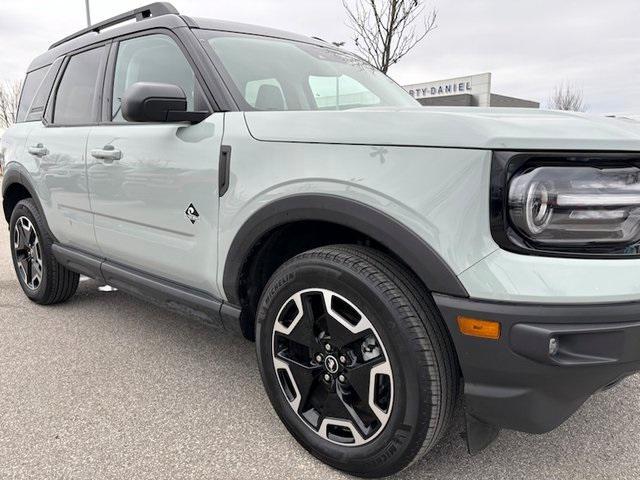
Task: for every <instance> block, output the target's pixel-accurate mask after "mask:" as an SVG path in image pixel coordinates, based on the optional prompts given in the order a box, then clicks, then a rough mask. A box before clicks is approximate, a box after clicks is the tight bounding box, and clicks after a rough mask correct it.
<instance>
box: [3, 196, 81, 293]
mask: <svg viewBox="0 0 640 480" xmlns="http://www.w3.org/2000/svg"><path fill="white" fill-rule="evenodd" d="M9 230H10V232H11V256H12V258H13V265H14V268H15V271H16V275H17V276H18V280H19V281H20V286H21V287H22V290H23V291H24V293H25V294H26V295H27V297H29V299H31V300H32V301H34V302H36V303H39V304H41V305H52V304H55V303H61V302H64V301H66V300H68V299H69V298H71V297H72V296H73V294H74V293H75V292H76V290H77V289H78V283H79V281H80V276H79V275H78V274H77V273H74V272H71V271H69V270H67V269H66V268H64V267H63V266H62V265H60V264H59V263H58V262H57V261H56V259H55V257H54V256H53V252H52V250H51V247H52V246H53V238H52V237H51V234H50V233H49V231H48V229H47V227H46V225H45V222H44V219H43V217H42V214H41V213H40V211H39V210H38V208H37V207H36V205H35V202H34V201H33V200H32V199H30V198H29V199H25V200H21V201H20V202H18V204H17V205H16V207H15V209H14V210H13V213H12V214H11V221H10V225H9Z"/></svg>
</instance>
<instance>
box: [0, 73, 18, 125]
mask: <svg viewBox="0 0 640 480" xmlns="http://www.w3.org/2000/svg"><path fill="white" fill-rule="evenodd" d="M21 90H22V82H20V81H19V80H18V81H14V82H5V83H3V84H0V128H9V127H10V126H11V125H13V124H14V123H15V122H16V117H17V116H18V102H19V101H20V91H21Z"/></svg>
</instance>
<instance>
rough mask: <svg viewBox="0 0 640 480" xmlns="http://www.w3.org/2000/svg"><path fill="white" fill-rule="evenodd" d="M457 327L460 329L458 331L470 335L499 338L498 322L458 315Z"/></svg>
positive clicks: (492, 338)
mask: <svg viewBox="0 0 640 480" xmlns="http://www.w3.org/2000/svg"><path fill="white" fill-rule="evenodd" d="M458 328H459V329H460V333H462V334H463V335H468V336H470V337H480V338H489V339H491V340H498V339H499V338H500V323H499V322H491V321H488V320H478V319H477V318H469V317H461V316H460V317H458Z"/></svg>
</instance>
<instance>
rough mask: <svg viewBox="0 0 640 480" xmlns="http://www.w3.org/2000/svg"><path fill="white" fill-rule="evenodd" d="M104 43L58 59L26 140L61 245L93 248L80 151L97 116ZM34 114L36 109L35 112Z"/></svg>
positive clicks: (34, 177)
mask: <svg viewBox="0 0 640 480" xmlns="http://www.w3.org/2000/svg"><path fill="white" fill-rule="evenodd" d="M107 53H108V45H101V46H98V47H90V48H88V49H85V50H82V51H80V52H77V53H73V54H70V55H69V56H68V57H67V58H65V59H64V63H63V65H62V69H61V74H59V75H58V79H57V80H56V84H55V86H54V88H53V92H52V94H51V96H50V98H49V101H48V103H47V111H46V113H45V118H44V120H43V121H42V122H38V123H36V124H35V125H34V127H33V128H32V130H31V131H30V133H29V137H28V138H27V142H26V149H25V156H24V165H25V167H26V168H27V170H28V171H29V173H30V175H31V177H32V180H33V181H34V183H35V185H36V188H37V189H38V196H39V198H40V202H41V204H42V207H43V209H44V213H45V216H46V218H47V222H48V224H49V227H50V229H51V231H52V233H53V234H54V235H55V237H56V238H57V239H58V241H60V242H61V243H62V244H64V245H69V246H73V247H75V248H78V249H81V250H85V251H87V252H90V253H99V251H98V247H97V243H96V239H95V234H94V231H93V214H92V213H91V207H90V205H89V193H88V189H87V172H86V165H85V151H86V145H87V138H88V136H89V132H90V130H91V128H92V126H93V125H95V124H96V123H97V121H98V120H99V108H100V102H101V92H102V80H103V78H104V68H105V67H106V60H107ZM36 114H37V112H36Z"/></svg>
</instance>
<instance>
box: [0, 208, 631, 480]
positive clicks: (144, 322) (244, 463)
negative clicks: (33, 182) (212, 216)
mask: <svg viewBox="0 0 640 480" xmlns="http://www.w3.org/2000/svg"><path fill="white" fill-rule="evenodd" d="M8 240H9V235H8V231H7V229H6V224H5V223H4V219H0V478H2V479H7V478H42V479H67V478H69V479H103V478H114V479H134V478H135V479H147V478H148V479H163V478H172V479H173V478H176V479H177V478H197V479H208V478H209V479H306V480H315V479H321V480H332V479H341V478H348V477H347V476H345V475H343V474H341V473H339V472H337V471H335V470H332V469H331V468H329V467H326V466H325V465H323V464H322V463H320V462H318V461H316V460H315V459H314V458H313V457H312V456H311V455H309V454H308V453H306V452H305V451H304V449H302V448H301V447H300V446H299V445H298V444H297V443H296V442H295V441H294V440H293V438H292V437H291V436H290V435H289V434H288V432H287V431H286V429H285V428H284V427H283V426H282V425H281V424H280V422H279V420H278V418H277V416H276V415H275V413H274V412H273V410H272V408H271V405H270V404H269V401H268V399H267V397H266V395H265V393H264V392H263V389H262V384H261V381H260V375H259V373H258V368H257V364H256V360H255V352H254V345H253V344H252V343H250V342H247V341H245V340H243V339H240V338H233V337H229V336H226V335H224V334H221V333H219V332H217V331H214V330H211V329H209V328H207V327H205V326H203V325H201V324H199V323H196V322H193V321H191V320H189V319H185V318H182V317H180V316H177V315H175V314H173V313H171V312H167V311H164V310H161V309H159V308H157V307H155V306H152V305H148V304H145V303H143V302H140V301H138V300H135V299H133V298H131V297H129V296H127V295H125V294H124V293H122V292H101V291H99V290H98V286H99V285H97V284H96V283H95V282H93V281H90V280H86V281H83V282H82V283H81V286H80V289H79V291H78V294H77V295H76V296H75V297H74V298H73V299H72V300H71V301H69V302H68V303H66V304H64V305H59V306H55V307H40V306H37V305H35V304H32V303H30V302H29V301H28V300H27V299H26V297H25V296H24V295H23V293H22V291H21V289H20V286H19V284H18V282H17V280H16V278H15V273H14V271H13V267H12V265H11V261H10V254H9V241H8ZM462 432H463V427H462V419H461V417H460V416H458V418H457V419H456V422H455V425H454V426H453V428H452V429H451V431H450V432H449V434H448V435H447V436H446V438H445V439H444V440H443V441H442V442H441V443H440V445H439V446H438V447H437V448H436V449H435V450H434V451H433V452H431V454H430V455H429V456H428V457H426V458H425V459H424V460H422V461H421V462H420V463H418V464H417V465H416V466H414V467H413V468H411V469H410V470H407V471H405V472H403V473H401V474H400V475H398V476H397V477H396V478H399V479H474V480H480V479H553V480H560V479H571V480H577V479H603V478H607V479H638V478H640V377H638V376H636V377H632V378H629V379H627V380H625V381H624V382H623V383H622V384H621V385H619V386H617V387H616V388H614V389H612V390H610V391H607V392H602V393H599V394H597V395H595V396H594V397H593V398H592V399H591V400H589V401H588V402H587V403H586V404H585V405H584V406H583V407H582V409H581V410H580V411H579V412H578V413H577V414H576V415H574V416H573V417H572V418H571V419H569V420H568V421H567V422H566V423H565V424H564V425H562V426H561V427H560V428H558V429H557V430H555V431H554V432H552V433H549V434H546V435H540V436H536V435H526V434H522V433H516V432H511V431H503V432H502V433H501V434H500V436H499V438H498V440H497V441H496V442H495V443H494V444H493V445H491V446H490V447H489V448H487V449H486V450H485V451H483V452H482V453H480V454H478V455H476V456H473V457H472V456H469V455H467V453H466V450H465V444H464V440H463V438H462Z"/></svg>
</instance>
